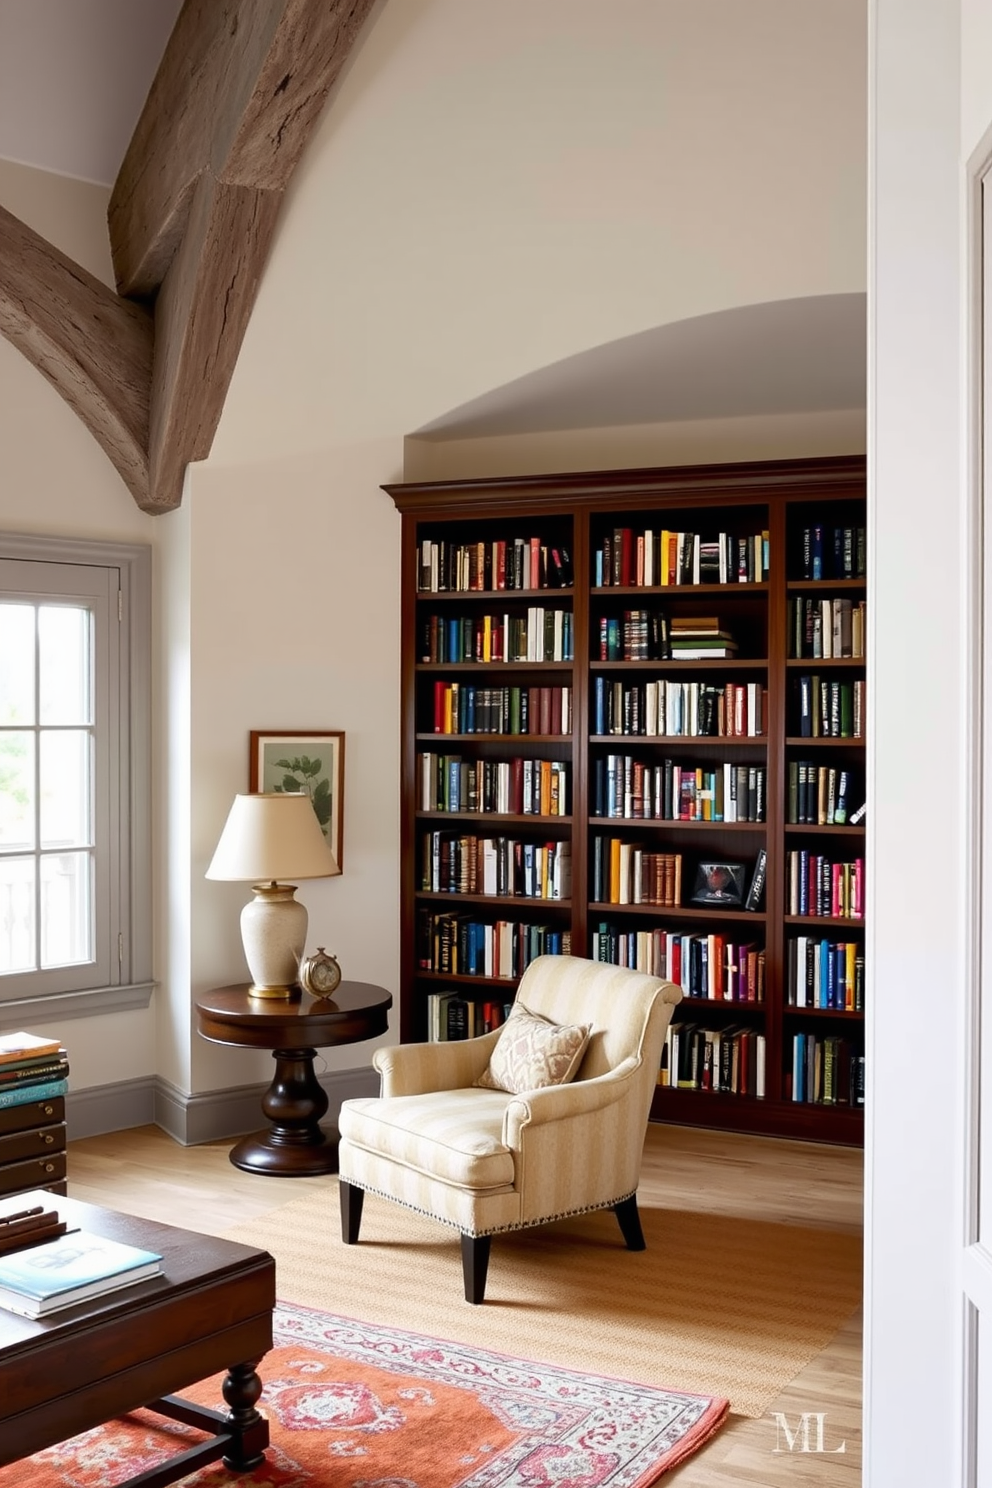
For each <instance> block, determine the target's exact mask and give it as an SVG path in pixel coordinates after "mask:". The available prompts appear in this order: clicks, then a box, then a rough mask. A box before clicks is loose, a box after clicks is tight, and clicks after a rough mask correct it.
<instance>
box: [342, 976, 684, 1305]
mask: <svg viewBox="0 0 992 1488" xmlns="http://www.w3.org/2000/svg"><path fill="white" fill-rule="evenodd" d="M681 996H682V993H681V990H680V989H679V988H678V987H676V986H675V985H674V984H673V983H671V982H667V981H664V980H663V979H661V978H659V977H654V976H646V975H645V974H643V973H642V972H637V971H627V970H624V969H622V968H621V967H617V966H609V965H606V964H604V963H603V962H599V961H585V960H582V959H581V958H580V957H577V956H540V957H538V958H537V960H536V961H533V962H531V964H530V966H529V967H528V968H527V970H526V971H525V973H524V975H523V977H522V978H521V981H520V985H519V988H518V990H517V1002H518V1003H522V1004H523V1006H524V1007H525V1008H527V1009H528V1010H529V1011H530V1012H533V1013H538V1014H540V1015H542V1016H543V1017H545V1018H548V1019H550V1020H551V1021H552V1022H554V1023H559V1024H562V1023H580V1024H588V1025H589V1026H590V1027H591V1029H592V1032H591V1035H590V1038H589V1043H588V1046H587V1048H586V1051H585V1054H584V1056H583V1059H582V1063H581V1065H580V1066H579V1069H578V1072H577V1074H576V1076H575V1079H574V1081H573V1082H572V1083H571V1084H568V1085H558V1086H552V1087H550V1088H545V1089H541V1090H532V1091H526V1092H524V1093H523V1094H520V1095H509V1094H506V1093H505V1092H503V1091H500V1090H489V1089H484V1088H480V1087H478V1086H477V1085H476V1084H475V1082H476V1081H477V1080H478V1078H479V1076H480V1075H481V1074H482V1073H483V1071H484V1070H485V1068H486V1066H487V1065H488V1063H489V1056H490V1053H491V1051H492V1049H493V1046H494V1045H495V1043H496V1040H497V1039H498V1038H499V1032H500V1031H499V1030H498V1029H497V1030H495V1031H494V1032H493V1033H487V1034H485V1035H483V1037H481V1038H475V1039H466V1040H463V1041H459V1042H453V1043H434V1044H401V1045H398V1046H395V1047H392V1048H389V1049H380V1050H378V1051H377V1052H376V1054H375V1056H374V1060H373V1062H374V1064H375V1067H376V1069H377V1070H378V1071H379V1073H380V1075H381V1077H382V1093H381V1095H380V1096H379V1097H377V1098H375V1099H361V1100H348V1101H345V1102H344V1103H343V1105H342V1107H341V1117H340V1121H339V1129H340V1133H341V1142H340V1148H339V1167H340V1191H341V1231H342V1237H343V1239H344V1241H345V1243H346V1244H355V1243H356V1242H357V1240H358V1233H359V1227H360V1224H361V1205H362V1199H363V1197H364V1195H365V1193H366V1191H368V1192H372V1193H377V1194H381V1195H383V1196H385V1197H386V1198H390V1199H395V1200H396V1202H397V1203H400V1204H405V1205H407V1206H408V1207H409V1208H411V1209H416V1210H419V1211H420V1212H421V1213H423V1214H429V1215H431V1216H433V1217H434V1218H435V1219H438V1220H440V1221H441V1222H442V1223H444V1224H449V1225H452V1226H454V1227H455V1228H456V1229H457V1230H459V1231H460V1232H461V1236H462V1260H463V1266H464V1281H465V1296H466V1299H467V1300H468V1301H470V1302H481V1301H482V1300H483V1296H484V1294H485V1282H486V1268H487V1265H488V1259H489V1247H490V1239H491V1236H492V1235H494V1234H496V1233H498V1232H499V1231H501V1230H514V1229H520V1228H522V1227H523V1226H526V1225H535V1224H542V1223H545V1222H546V1221H548V1220H552V1219H560V1218H563V1217H564V1216H565V1215H569V1214H582V1213H584V1212H586V1211H587V1210H590V1209H607V1208H612V1209H613V1210H614V1211H615V1212H616V1214H617V1218H618V1219H619V1221H620V1227H621V1231H622V1233H623V1236H624V1239H625V1240H626V1242H627V1244H628V1246H629V1248H630V1249H633V1250H637V1249H643V1247H644V1238H643V1235H642V1233H641V1227H640V1221H639V1219H638V1217H637V1202H636V1197H635V1195H636V1190H637V1181H638V1174H639V1170H640V1162H641V1153H642V1150H643V1146H644V1134H645V1130H646V1127H647V1118H648V1111H649V1109H650V1106H651V1095H652V1091H653V1090H654V1086H655V1082H656V1080H657V1075H658V1068H659V1064H660V1060H661V1049H662V1044H663V1042H664V1038H665V1032H666V1030H667V1028H668V1024H669V1021H670V1019H671V1016H672V1010H673V1008H674V1007H675V1005H676V1004H677V1003H678V1002H679V1000H680V998H681Z"/></svg>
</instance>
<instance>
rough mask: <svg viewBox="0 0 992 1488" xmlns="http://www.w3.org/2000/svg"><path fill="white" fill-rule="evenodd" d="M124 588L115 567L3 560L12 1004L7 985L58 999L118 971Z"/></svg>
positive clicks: (1, 806) (2, 916)
mask: <svg viewBox="0 0 992 1488" xmlns="http://www.w3.org/2000/svg"><path fill="white" fill-rule="evenodd" d="M18 580H20V582H19V583H18ZM4 581H6V582H4ZM25 581H27V582H25ZM117 584H118V578H117V571H116V570H115V569H111V568H103V567H92V568H91V567H88V566H82V565H71V564H57V563H52V564H49V563H39V562H17V561H9V562H8V561H3V562H0V998H2V997H3V996H4V995H8V996H9V995H10V992H9V991H8V986H9V985H10V984H5V981H4V979H5V978H7V977H13V976H17V981H18V988H17V991H18V995H24V990H25V989H24V986H23V978H24V975H25V974H28V978H29V980H30V981H31V982H32V983H33V984H34V985H35V989H36V991H37V993H39V994H47V993H49V992H53V991H74V990H78V989H80V988H83V987H91V986H92V987H95V986H100V985H104V986H106V985H108V984H110V982H111V979H112V971H113V970H115V969H116V967H115V963H116V961H117V957H116V955H115V954H114V950H115V947H114V945H113V944H112V938H113V940H116V934H114V933H113V932H112V928H111V924H112V920H116V918H117V916H116V914H115V912H114V910H113V907H112V903H111V900H112V897H113V896H112V893H111V886H112V879H113V871H112V864H113V862H114V860H115V857H116V848H115V846H114V844H113V843H112V842H111V840H110V823H111V815H112V814H111V809H110V798H109V785H110V778H111V774H112V771H113V769H115V768H116V761H115V760H114V758H113V756H114V753H115V750H116V748H117V740H116V736H115V730H114V728H112V726H111V724H112V720H113V719H115V718H116V717H117V704H116V702H115V701H114V698H113V689H112V687H111V685H110V681H111V672H112V670H113V663H114V654H115V651H116V647H117V642H118V637H117V616H116V613H115V612H116V607H117ZM15 589H20V591H21V592H20V593H12V592H11V591H12V590H15ZM53 591H54V592H53ZM112 615H113V625H112V624H111V616H112ZM32 973H33V974H34V975H33V976H32V975H31V974H32Z"/></svg>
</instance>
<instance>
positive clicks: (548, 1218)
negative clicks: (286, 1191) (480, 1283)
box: [338, 1173, 637, 1239]
mask: <svg viewBox="0 0 992 1488" xmlns="http://www.w3.org/2000/svg"><path fill="white" fill-rule="evenodd" d="M338 1181H339V1182H340V1183H350V1184H351V1185H352V1187H353V1188H361V1189H364V1191H365V1192H366V1193H370V1194H375V1195H376V1196H377V1197H378V1198H380V1199H388V1200H389V1202H390V1203H391V1204H401V1205H402V1206H403V1208H404V1209H409V1210H411V1211H412V1212H413V1213H414V1214H422V1215H423V1216H424V1218H425V1219H433V1220H436V1221H437V1223H438V1224H443V1225H447V1226H448V1227H449V1229H452V1230H454V1231H455V1232H456V1233H457V1234H459V1235H472V1236H473V1237H474V1238H476V1239H478V1238H480V1237H481V1236H482V1235H503V1234H506V1233H507V1232H508V1231H510V1230H532V1229H533V1228H534V1227H535V1225H542V1224H553V1223H554V1221H555V1220H557V1219H573V1218H574V1217H575V1215H576V1214H595V1213H596V1211H597V1210H599V1209H612V1208H613V1206H614V1205H615V1204H624V1203H626V1202H627V1200H628V1199H632V1198H633V1197H634V1195H635V1194H636V1193H637V1189H636V1188H634V1189H631V1191H630V1192H629V1193H625V1194H618V1195H617V1197H616V1198H615V1199H607V1200H606V1202H605V1203H603V1204H584V1205H583V1206H582V1208H581V1209H565V1210H563V1211H562V1212H561V1213H560V1214H542V1215H541V1218H540V1219H529V1220H527V1221H525V1222H524V1223H521V1224H505V1225H495V1226H494V1227H493V1228H492V1229H490V1230H478V1231H476V1230H463V1229H462V1228H461V1226H460V1225H456V1224H455V1222H454V1220H451V1219H445V1218H444V1217H443V1215H440V1214H433V1213H432V1212H431V1211H430V1210H429V1209H421V1208H420V1207H419V1205H417V1204H408V1203H407V1202H406V1200H405V1199H398V1198H397V1197H396V1195H395V1194H389V1193H386V1192H384V1190H383V1189H381V1188H369V1187H368V1186H367V1185H366V1184H364V1183H356V1182H355V1181H354V1179H352V1178H349V1177H348V1176H347V1175H346V1174H345V1173H339V1174H338Z"/></svg>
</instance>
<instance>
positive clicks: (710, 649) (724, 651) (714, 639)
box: [670, 615, 737, 661]
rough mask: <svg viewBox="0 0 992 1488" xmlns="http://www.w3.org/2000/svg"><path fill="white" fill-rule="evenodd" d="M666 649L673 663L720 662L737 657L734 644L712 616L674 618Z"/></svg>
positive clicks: (679, 616)
mask: <svg viewBox="0 0 992 1488" xmlns="http://www.w3.org/2000/svg"><path fill="white" fill-rule="evenodd" d="M670 649H671V654H672V660H673V661H720V660H726V659H727V657H730V656H736V655H737V642H736V641H735V640H734V637H733V635H732V634H731V632H730V631H729V630H724V629H723V628H722V626H721V625H720V621H719V619H718V618H717V616H716V615H675V616H673V617H672V620H671V627H670Z"/></svg>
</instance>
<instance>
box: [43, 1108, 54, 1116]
mask: <svg viewBox="0 0 992 1488" xmlns="http://www.w3.org/2000/svg"><path fill="white" fill-rule="evenodd" d="M41 1109H42V1110H43V1111H44V1113H45V1115H46V1116H51V1115H53V1114H54V1111H55V1107H54V1106H42V1108H41Z"/></svg>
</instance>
